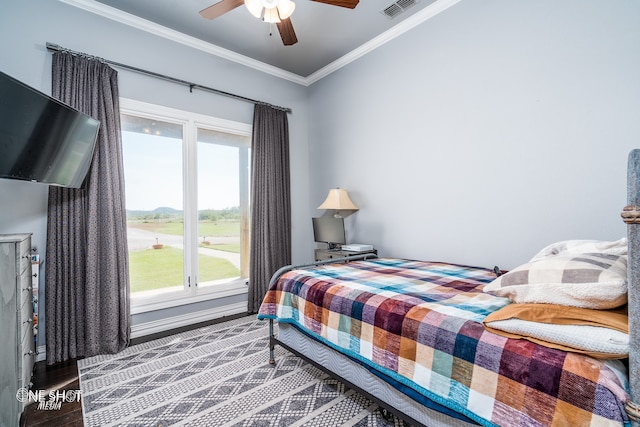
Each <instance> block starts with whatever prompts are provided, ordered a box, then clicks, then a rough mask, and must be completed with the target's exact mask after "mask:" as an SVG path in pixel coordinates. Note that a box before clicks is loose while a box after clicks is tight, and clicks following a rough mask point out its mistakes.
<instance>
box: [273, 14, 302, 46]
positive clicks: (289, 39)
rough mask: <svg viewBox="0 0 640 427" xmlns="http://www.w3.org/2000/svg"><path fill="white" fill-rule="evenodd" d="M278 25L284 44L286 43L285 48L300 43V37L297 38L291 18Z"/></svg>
mask: <svg viewBox="0 0 640 427" xmlns="http://www.w3.org/2000/svg"><path fill="white" fill-rule="evenodd" d="M276 25H277V26H278V31H279V32H280V38H282V43H284V45H285V46H291V45H293V44H296V43H298V37H297V36H296V32H295V31H294V30H293V24H292V23H291V18H287V19H283V20H281V21H280V22H278V23H277V24H276Z"/></svg>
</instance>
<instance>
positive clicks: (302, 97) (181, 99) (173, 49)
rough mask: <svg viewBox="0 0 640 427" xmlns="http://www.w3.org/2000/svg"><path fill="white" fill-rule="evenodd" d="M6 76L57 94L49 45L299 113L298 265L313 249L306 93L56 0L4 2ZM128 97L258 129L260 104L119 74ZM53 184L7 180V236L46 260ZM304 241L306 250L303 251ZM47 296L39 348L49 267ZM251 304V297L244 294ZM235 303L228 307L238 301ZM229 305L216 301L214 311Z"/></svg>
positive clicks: (3, 213) (0, 209)
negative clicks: (18, 235)
mask: <svg viewBox="0 0 640 427" xmlns="http://www.w3.org/2000/svg"><path fill="white" fill-rule="evenodd" d="M0 39H1V40H3V42H2V43H0V58H1V59H0V70H1V71H3V72H5V73H7V74H9V75H11V76H13V77H15V78H17V79H19V80H21V81H23V82H25V83H26V84H28V85H31V86H33V87H35V88H36V89H39V90H41V91H43V92H45V93H51V53H49V52H47V50H46V48H45V45H46V42H52V43H56V44H59V45H61V46H64V47H66V48H69V49H72V50H76V51H82V52H86V53H89V54H92V55H95V56H98V57H103V58H106V59H109V60H112V61H116V62H120V63H124V64H129V65H134V66H138V67H140V68H144V69H148V70H151V71H155V72H158V73H162V74H166V75H169V76H173V77H177V78H180V79H184V80H187V81H192V82H196V83H199V84H202V85H205V86H210V87H214V88H217V89H220V90H224V91H227V92H231V93H237V94H240V95H244V96H248V97H251V98H254V99H258V100H262V101H266V102H269V103H271V104H274V105H281V106H285V107H290V108H292V109H293V113H292V114H290V115H289V129H290V141H291V147H290V150H291V159H292V163H291V166H292V174H293V176H295V177H296V179H294V180H293V182H292V209H293V253H294V254H295V255H294V259H296V260H297V261H296V262H299V260H300V257H301V256H302V255H300V254H304V252H305V250H308V243H306V242H308V240H309V231H308V224H307V220H308V218H309V212H308V204H309V201H308V196H307V193H308V176H307V171H306V165H307V158H308V148H307V134H308V130H307V99H306V88H305V87H304V86H300V85H298V84H294V83H291V82H289V81H286V80H283V79H279V78H276V77H273V76H270V75H267V74H265V73H262V72H260V71H257V70H254V69H251V68H248V67H245V66H242V65H238V64H235V63H232V62H229V61H226V60H223V59H220V58H218V57H215V56H212V55H209V54H206V53H204V52H202V51H199V50H196V49H192V48H189V47H185V46H184V45H181V44H178V43H175V42H172V41H169V40H167V39H164V38H161V37H158V36H154V35H151V34H148V33H145V32H142V31H139V30H137V29H134V28H132V27H129V26H126V25H123V24H119V23H116V22H114V21H111V20H108V19H105V18H102V17H99V16H97V15H95V14H92V13H89V12H86V11H83V10H81V9H78V8H76V7H72V6H69V5H66V4H64V3H62V2H59V1H51V0H29V1H27V2H25V1H22V0H3V2H2V6H0ZM119 83H120V85H119V87H120V96H122V97H125V98H131V99H135V100H139V101H144V102H149V103H153V104H159V105H164V106H169V107H173V108H179V109H184V110H187V111H194V112H196V113H201V114H208V115H211V116H214V117H219V118H223V119H228V120H235V121H239V122H243V123H251V121H252V118H253V105H252V104H249V103H245V102H242V101H237V100H234V99H231V98H227V97H222V96H218V95H214V94H211V93H207V92H202V91H200V92H199V91H194V92H193V93H189V89H188V88H187V87H184V86H179V85H175V84H173V83H169V82H165V81H162V80H157V79H154V78H150V77H145V76H143V75H140V74H136V73H132V72H128V71H125V70H119ZM47 191H48V190H47V186H45V185H41V184H32V183H23V182H16V181H9V180H0V233H12V232H31V233H33V241H34V244H35V245H37V246H38V248H39V250H40V253H41V255H42V256H43V261H44V262H46V257H44V255H45V254H44V250H45V247H46V211H47ZM301 242H304V248H303V249H302V250H301V248H300V245H301ZM42 273H43V274H42V276H41V282H40V287H41V292H40V301H41V304H40V309H41V312H40V322H41V324H40V334H41V335H40V336H39V343H38V344H39V345H42V344H43V343H44V342H45V338H44V333H43V332H44V327H45V322H46V314H45V313H44V312H43V309H44V293H43V291H44V289H45V288H46V284H45V283H44V264H43V268H42ZM243 297H244V298H245V300H246V295H244V296H243ZM237 302H238V301H237V298H229V299H228V303H230V304H233V303H237ZM222 304H225V301H221V300H218V301H214V302H211V304H210V305H211V306H212V307H218V306H220V305H222ZM204 305H205V304H202V303H200V304H197V305H194V306H193V307H188V306H182V307H178V308H176V309H172V310H166V311H163V312H160V313H158V312H156V313H144V314H142V315H139V316H136V317H139V319H138V318H136V317H134V319H133V323H134V324H137V323H138V322H140V321H148V320H157V319H158V318H161V317H166V316H172V315H179V314H183V313H184V312H185V311H191V310H202V309H204V308H206V307H204Z"/></svg>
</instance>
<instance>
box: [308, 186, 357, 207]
mask: <svg viewBox="0 0 640 427" xmlns="http://www.w3.org/2000/svg"><path fill="white" fill-rule="evenodd" d="M318 209H336V210H350V211H357V210H358V207H357V206H356V205H355V203H353V202H352V201H351V198H349V193H347V190H345V189H344V188H332V189H331V190H329V194H328V195H327V198H326V199H325V201H324V202H322V204H321V205H320V206H318Z"/></svg>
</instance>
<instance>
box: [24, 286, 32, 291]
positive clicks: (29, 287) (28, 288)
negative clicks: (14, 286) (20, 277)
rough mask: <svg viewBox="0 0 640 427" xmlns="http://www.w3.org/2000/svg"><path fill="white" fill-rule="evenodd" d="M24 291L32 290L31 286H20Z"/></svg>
mask: <svg viewBox="0 0 640 427" xmlns="http://www.w3.org/2000/svg"><path fill="white" fill-rule="evenodd" d="M22 289H23V290H25V291H32V290H33V286H27V287H26V288H22Z"/></svg>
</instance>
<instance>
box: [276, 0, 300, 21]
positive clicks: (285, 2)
mask: <svg viewBox="0 0 640 427" xmlns="http://www.w3.org/2000/svg"><path fill="white" fill-rule="evenodd" d="M277 7H278V14H279V15H280V19H287V18H288V17H290V16H291V14H292V13H293V11H294V9H295V8H296V4H295V3H294V2H292V1H291V0H280V1H279V2H278V6H277Z"/></svg>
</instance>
